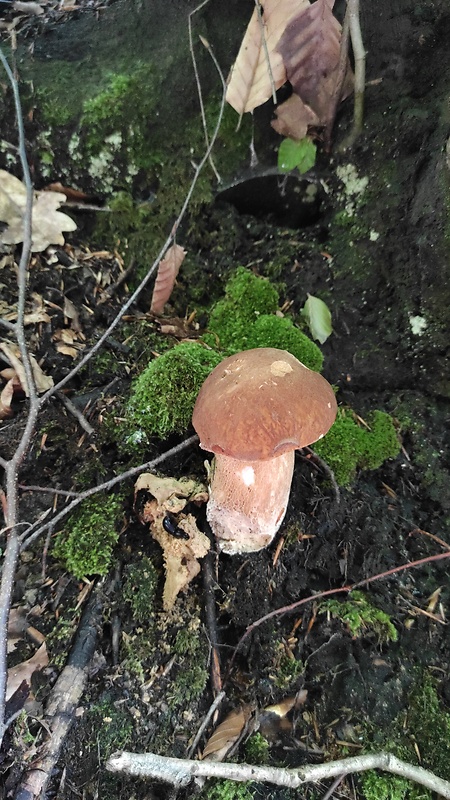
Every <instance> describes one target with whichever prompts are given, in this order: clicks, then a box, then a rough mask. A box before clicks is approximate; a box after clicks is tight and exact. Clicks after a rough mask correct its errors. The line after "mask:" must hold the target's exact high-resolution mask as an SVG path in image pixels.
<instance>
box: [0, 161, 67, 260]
mask: <svg viewBox="0 0 450 800" xmlns="http://www.w3.org/2000/svg"><path fill="white" fill-rule="evenodd" d="M26 198H27V191H26V188H25V185H24V184H23V183H22V181H20V180H19V179H18V178H16V177H14V175H11V174H10V173H9V172H7V171H6V170H4V169H2V170H0V221H1V222H6V223H7V224H8V227H7V228H6V229H5V230H4V231H3V232H2V234H1V235H0V241H1V242H3V244H19V242H23V235H24V231H23V217H24V213H25V208H26ZM65 200H66V195H65V194H62V193H60V192H35V193H34V201H33V214H32V244H31V249H32V251H33V253H38V252H41V251H42V250H45V249H46V247H48V245H49V244H59V245H63V244H64V236H63V235H62V232H63V231H74V230H76V227H77V226H76V224H75V222H74V221H73V219H71V218H70V217H68V216H67V214H63V213H61V212H60V211H58V210H57V209H58V208H59V207H60V205H62V203H64V202H65Z"/></svg>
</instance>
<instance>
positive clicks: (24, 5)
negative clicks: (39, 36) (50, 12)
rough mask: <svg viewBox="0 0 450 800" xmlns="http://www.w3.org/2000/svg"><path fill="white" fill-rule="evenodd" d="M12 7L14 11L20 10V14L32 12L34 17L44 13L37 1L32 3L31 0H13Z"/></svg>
mask: <svg viewBox="0 0 450 800" xmlns="http://www.w3.org/2000/svg"><path fill="white" fill-rule="evenodd" d="M12 8H13V9H14V11H20V12H21V13H22V14H33V15H34V16H36V17H40V16H41V15H42V14H43V13H44V9H43V8H42V6H40V5H39V3H33V2H32V0H30V1H29V2H22V0H14V2H13V3H12Z"/></svg>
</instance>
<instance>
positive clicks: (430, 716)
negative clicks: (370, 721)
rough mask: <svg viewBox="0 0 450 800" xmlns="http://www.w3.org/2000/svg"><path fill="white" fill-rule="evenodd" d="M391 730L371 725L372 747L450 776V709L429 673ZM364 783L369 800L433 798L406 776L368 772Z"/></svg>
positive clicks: (425, 674)
mask: <svg viewBox="0 0 450 800" xmlns="http://www.w3.org/2000/svg"><path fill="white" fill-rule="evenodd" d="M405 708H406V709H407V710H406V711H405V713H402V714H400V715H399V716H398V717H397V718H396V719H395V720H394V721H393V722H392V724H391V726H390V727H389V730H388V732H387V733H386V731H383V730H381V729H380V728H377V729H370V728H368V731H367V734H368V738H369V740H370V748H368V747H366V749H367V750H368V749H370V750H372V751H373V750H375V751H379V750H385V751H387V752H390V753H393V754H394V755H395V756H397V757H398V758H401V759H403V760H404V761H408V762H409V763H411V764H416V763H417V753H418V752H419V753H420V758H421V761H420V766H422V767H425V769H429V770H431V771H432V772H434V773H436V774H437V775H439V777H440V778H444V780H449V778H450V713H449V711H448V710H447V709H446V708H444V707H443V705H442V703H441V701H440V699H439V695H438V692H437V684H436V681H435V680H434V679H433V678H432V677H431V675H430V674H429V673H424V674H421V673H419V675H418V680H417V682H416V685H415V687H414V689H413V690H412V692H411V693H410V696H409V698H408V699H407V702H406V703H405ZM361 784H362V788H363V792H364V795H365V797H367V798H368V800H430V799H431V796H432V795H431V792H428V791H427V790H426V789H424V788H423V787H422V786H418V785H417V784H414V783H410V782H409V781H407V780H404V779H403V778H398V777H396V776H393V775H386V774H383V773H376V772H367V773H364V774H363V775H362V776H361Z"/></svg>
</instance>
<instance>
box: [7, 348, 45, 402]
mask: <svg viewBox="0 0 450 800" xmlns="http://www.w3.org/2000/svg"><path fill="white" fill-rule="evenodd" d="M0 350H2V351H3V352H4V354H5V356H6V359H7V361H9V363H10V364H11V366H12V367H13V368H14V370H15V371H16V373H17V376H18V378H19V380H20V383H21V386H22V389H23V390H24V392H25V394H26V396H27V397H29V396H30V393H29V390H28V384H27V379H26V377H25V370H24V368H23V364H22V360H21V357H20V350H19V348H18V347H17V346H16V345H12V344H7V343H6V342H2V343H1V344H0ZM29 358H30V362H31V369H32V372H33V378H34V383H35V386H36V391H37V393H38V394H42V392H46V391H47V390H48V389H51V387H52V386H53V378H51V377H50V376H49V375H45V373H44V372H43V371H42V369H41V368H40V366H39V364H38V363H37V361H36V359H35V358H34V356H32V355H30V356H29Z"/></svg>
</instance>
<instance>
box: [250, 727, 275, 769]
mask: <svg viewBox="0 0 450 800" xmlns="http://www.w3.org/2000/svg"><path fill="white" fill-rule="evenodd" d="M244 750H245V760H246V761H247V762H248V763H249V764H267V760H268V757H269V751H270V745H269V742H268V741H267V739H266V738H265V737H264V736H263V735H262V733H259V732H257V733H254V734H253V735H252V736H250V738H249V739H247V741H246V743H245V745H244Z"/></svg>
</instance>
